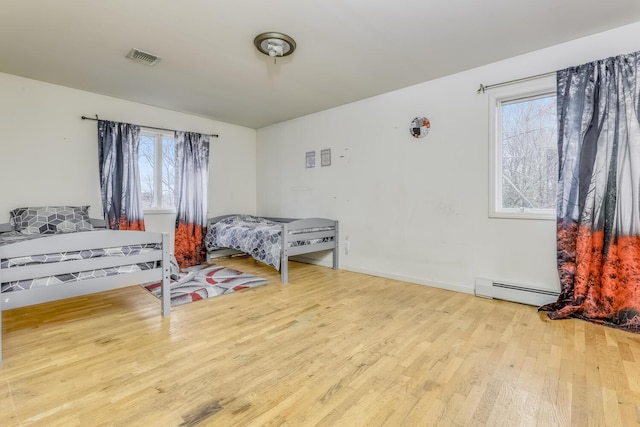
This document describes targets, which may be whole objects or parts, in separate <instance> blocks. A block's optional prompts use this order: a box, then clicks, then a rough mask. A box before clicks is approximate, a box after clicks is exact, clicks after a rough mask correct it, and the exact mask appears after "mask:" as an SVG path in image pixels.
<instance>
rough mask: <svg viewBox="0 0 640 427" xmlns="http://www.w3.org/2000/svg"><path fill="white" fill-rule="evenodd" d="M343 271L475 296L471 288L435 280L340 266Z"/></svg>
mask: <svg viewBox="0 0 640 427" xmlns="http://www.w3.org/2000/svg"><path fill="white" fill-rule="evenodd" d="M340 269H341V270H347V271H353V272H354V273H362V274H368V275H370V276H378V277H384V278H385V279H393V280H400V281H402V282H408V283H414V284H416V285H423V286H429V287H432V288H438V289H444V290H447V291H454V292H462V293H464V294H471V295H473V290H474V289H473V288H472V287H470V286H463V285H456V284H452V283H444V282H438V281H435V280H429V279H422V278H418V277H413V276H405V275H403V274H395V273H389V272H386V271H376V270H370V269H367V268H358V267H351V266H347V265H342V266H340Z"/></svg>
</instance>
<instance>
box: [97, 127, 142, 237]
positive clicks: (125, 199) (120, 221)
mask: <svg viewBox="0 0 640 427" xmlns="http://www.w3.org/2000/svg"><path fill="white" fill-rule="evenodd" d="M139 143H140V127H139V126H136V125H131V124H128V123H117V122H109V121H105V120H98V156H99V162H100V163H99V167H100V190H101V193H102V209H103V211H104V217H105V219H106V220H107V223H108V224H109V228H111V229H112V230H144V217H143V215H144V212H143V209H142V204H141V201H140V192H141V191H140V171H139V168H138V145H139Z"/></svg>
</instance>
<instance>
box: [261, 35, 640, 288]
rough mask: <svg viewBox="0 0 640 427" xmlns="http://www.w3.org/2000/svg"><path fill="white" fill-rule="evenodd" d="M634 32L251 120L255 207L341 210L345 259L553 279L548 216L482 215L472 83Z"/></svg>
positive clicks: (531, 281) (394, 270)
mask: <svg viewBox="0 0 640 427" xmlns="http://www.w3.org/2000/svg"><path fill="white" fill-rule="evenodd" d="M638 40H640V23H637V24H634V25H630V26H626V27H622V28H619V29H616V30H614V31H609V32H606V33H601V34H598V35H596V36H593V37H588V38H584V39H580V40H576V41H572V42H569V43H565V44H562V45H558V46H554V47H550V48H547V49H544V50H540V51H536V52H533V53H530V54H527V55H522V56H519V57H515V58H512V59H509V60H505V61H501V62H498V63H494V64H491V65H488V66H484V67H481V68H477V69H473V70H469V71H466V72H462V73H459V74H455V75H451V76H448V77H445V78H441V79H437V80H434V81H430V82H426V83H423V84H420V85H416V86H413V87H409V88H405V89H402V90H398V91H394V92H390V93H387V94H384V95H381V96H377V97H374V98H370V99H367V100H364V101H361V102H356V103H353V104H349V105H345V106H342V107H338V108H335V109H331V110H327V111H324V112H320V113H317V114H313V115H309V116H306V117H302V118H299V119H296V120H291V121H287V122H284V123H280V124H277V125H273V126H270V127H266V128H263V129H259V130H258V134H257V141H258V169H257V171H258V173H257V178H258V203H257V208H258V213H259V214H260V215H265V216H287V217H328V218H335V219H337V220H339V221H340V233H341V239H340V245H341V248H342V249H341V253H340V257H341V262H340V265H341V268H343V269H347V270H354V271H361V272H365V273H371V274H375V275H380V276H385V277H392V278H400V279H404V280H407V281H412V282H415V283H422V284H432V285H435V286H439V287H444V288H449V289H454V290H459V291H463V292H473V287H474V281H475V278H476V277H487V278H492V279H498V280H503V281H507V282H512V283H516V284H522V285H528V286H534V287H538V288H544V289H556V290H557V289H559V285H558V279H557V273H556V253H555V250H556V249H555V222H554V221H542V220H510V219H490V218H489V217H488V198H489V185H488V181H489V167H488V165H489V141H488V129H489V127H488V99H487V98H488V96H487V94H480V95H478V94H476V90H477V89H478V87H479V85H480V83H483V84H485V85H488V84H492V83H499V82H503V81H508V80H512V79H516V78H521V77H527V76H532V75H536V74H542V73H547V72H550V71H555V70H558V69H562V68H566V67H568V66H572V65H577V64H580V63H584V62H589V61H592V60H596V59H600V58H604V57H607V56H613V55H618V54H622V53H628V52H633V51H635V50H638V49H640V43H639V42H638ZM382 60H384V58H381V61H382ZM398 67H399V68H400V67H402V64H398ZM423 115H424V116H426V117H428V118H429V119H430V121H431V132H430V133H429V135H428V136H427V137H426V138H423V139H419V140H416V139H414V138H412V137H411V136H410V135H409V123H410V122H411V120H412V119H413V118H414V117H417V116H423ZM324 148H331V150H332V165H331V166H330V167H325V168H322V167H319V163H320V162H319V159H318V157H319V155H320V150H321V149H324ZM310 150H315V151H316V164H317V166H316V168H314V169H305V167H304V159H305V152H306V151H310ZM347 237H348V239H349V253H348V255H347V254H345V246H346V245H345V243H346V239H347ZM326 261H327V259H326V257H325V259H324V260H322V262H326Z"/></svg>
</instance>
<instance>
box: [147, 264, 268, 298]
mask: <svg viewBox="0 0 640 427" xmlns="http://www.w3.org/2000/svg"><path fill="white" fill-rule="evenodd" d="M266 284H267V280H266V279H263V278H261V277H258V276H254V275H251V274H247V273H243V272H241V271H238V270H233V269H231V268H226V267H223V266H221V265H216V264H202V265H196V266H193V267H188V268H185V269H184V270H182V271H181V272H180V276H179V278H178V280H175V281H174V280H172V281H171V307H176V306H178V305H182V304H187V303H190V302H193V301H199V300H203V299H206V298H213V297H217V296H218V295H225V294H230V293H232V292H235V291H240V290H243V289H247V288H255V287H257V286H261V285H266ZM144 288H145V289H146V290H148V291H149V292H151V293H152V294H153V295H155V296H156V297H158V298H160V292H161V286H160V283H159V282H158V283H152V284H149V285H144Z"/></svg>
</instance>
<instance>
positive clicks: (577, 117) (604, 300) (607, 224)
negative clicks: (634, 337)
mask: <svg viewBox="0 0 640 427" xmlns="http://www.w3.org/2000/svg"><path fill="white" fill-rule="evenodd" d="M639 65H640V52H637V53H633V54H629V55H621V56H618V57H613V58H607V59H604V60H600V61H595V62H592V63H588V64H584V65H581V66H577V67H572V68H568V69H566V70H562V71H559V72H558V74H557V81H558V89H557V94H558V149H559V167H560V170H559V185H558V220H557V233H558V234H557V235H558V271H559V275H560V283H561V293H560V296H559V298H558V301H557V302H555V303H553V304H549V305H547V306H544V307H541V309H542V310H545V311H548V312H549V313H548V314H549V317H550V318H552V319H560V318H566V317H576V318H581V319H585V320H588V321H591V322H596V323H601V324H605V325H608V326H612V327H616V328H620V329H624V330H628V331H632V332H636V333H637V332H640V115H639V112H638V111H639V109H638V106H639V105H640V96H639V95H640V73H639V72H638V69H639Z"/></svg>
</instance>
